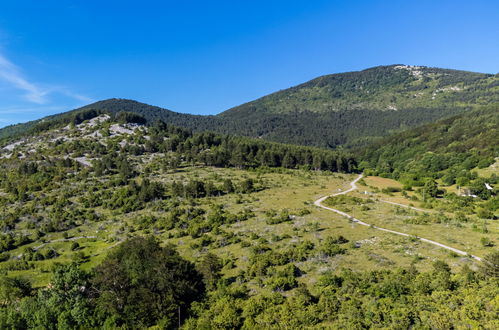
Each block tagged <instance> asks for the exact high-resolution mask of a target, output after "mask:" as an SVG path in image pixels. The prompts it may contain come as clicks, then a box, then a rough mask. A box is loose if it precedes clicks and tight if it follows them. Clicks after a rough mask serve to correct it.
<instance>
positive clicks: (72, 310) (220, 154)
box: [0, 109, 499, 329]
mask: <svg viewBox="0 0 499 330" xmlns="http://www.w3.org/2000/svg"><path fill="white" fill-rule="evenodd" d="M483 111H484V112H483V115H484V116H485V117H483V119H480V120H478V119H477V120H478V122H477V126H478V125H479V124H486V121H487V120H490V119H491V118H492V117H490V116H492V115H493V114H494V111H493V110H489V109H485V110H483ZM469 114H473V115H474V116H477V113H469ZM480 114H481V113H480ZM487 116H489V117H487ZM477 118H478V116H477ZM144 122H145V119H144V118H143V117H141V116H139V115H137V113H136V112H135V113H122V112H121V113H114V112H98V111H95V110H84V111H79V112H73V113H71V114H66V115H65V117H64V120H63V118H61V117H59V118H58V120H57V121H53V122H51V124H50V125H48V126H44V127H43V129H41V128H40V127H39V128H38V129H37V130H35V131H32V132H31V133H30V135H29V136H24V137H23V138H21V139H19V140H16V141H11V143H9V144H7V145H5V144H4V145H2V147H1V149H0V206H1V208H0V225H1V227H0V230H1V232H0V274H1V275H2V276H1V278H0V299H1V301H0V328H15V329H18V328H19V329H25V328H34V327H44V328H53V327H54V325H55V324H57V325H58V326H59V327H67V328H78V327H81V328H101V327H108V328H118V327H128V328H147V327H151V326H158V327H164V328H175V327H176V326H177V325H178V324H179V323H180V324H181V325H182V328H183V329H199V328H210V327H216V328H246V329H249V328H251V329H252V328H281V327H282V325H283V324H285V325H286V326H289V327H290V328H300V327H305V326H306V327H311V328H314V327H318V328H321V327H333V328H347V329H348V328H355V327H361V328H369V327H376V326H383V327H386V328H394V327H400V325H401V322H402V325H403V327H404V328H408V327H412V326H421V327H437V326H439V325H441V324H447V325H462V324H467V325H475V324H481V325H484V326H485V327H488V328H494V327H496V325H497V317H496V316H497V310H498V306H497V303H496V300H497V299H496V298H497V294H498V288H499V286H497V276H498V275H497V266H494V262H495V261H494V260H495V259H493V258H497V256H498V254H497V253H496V254H492V252H493V251H494V247H495V246H497V244H499V241H498V239H497V238H498V237H499V236H498V233H499V223H498V222H497V221H495V220H493V219H494V217H495V215H494V213H491V212H490V211H489V212H488V213H487V212H481V211H480V210H484V209H485V208H489V209H492V206H493V205H496V204H492V202H494V199H493V198H491V196H484V198H483V199H482V198H477V199H473V198H471V197H464V196H458V195H457V194H453V193H445V194H443V195H442V194H441V193H437V194H435V195H433V194H429V192H430V191H428V190H426V191H423V192H421V191H420V190H417V189H412V188H411V189H405V188H403V187H402V185H401V184H400V183H399V182H397V181H394V180H391V179H386V178H381V177H375V176H367V177H365V178H363V179H362V180H357V179H356V180H354V179H355V178H359V176H358V175H357V174H355V175H353V174H350V172H355V169H356V163H357V162H356V160H355V159H354V158H353V157H352V156H351V155H349V154H347V153H345V152H340V151H328V150H324V149H318V148H312V147H300V146H293V145H285V144H278V143H271V142H267V141H263V140H261V139H251V138H245V137H234V136H225V135H219V134H215V133H207V132H202V133H192V132H190V131H189V130H186V129H182V128H179V127H175V126H172V125H165V124H161V123H157V124H154V125H150V126H146V125H143V123H144ZM454 122H456V123H457V122H458V121H457V120H454ZM462 122H464V119H463V121H462ZM449 123H452V121H449ZM491 124H494V123H493V122H492V123H491ZM458 128H461V127H460V126H458ZM492 128H493V127H492ZM466 134H468V133H466ZM490 138H494V135H491V136H490ZM460 140H462V139H460ZM476 141H478V139H477V140H476ZM491 145H492V146H493V144H491ZM435 150H436V149H435ZM486 155H488V154H486ZM481 179H482V178H476V177H475V178H470V181H469V182H468V183H467V185H469V186H470V187H473V186H474V185H475V183H476V182H480V181H479V180H481ZM353 180H354V181H353ZM352 182H354V183H355V182H357V184H358V185H359V187H358V189H353V187H354V186H353V183H352ZM488 183H490V184H492V185H494V187H496V186H497V184H498V182H497V180H495V181H490V180H489V181H488ZM350 187H352V188H350ZM348 188H350V189H348ZM442 188H443V187H442V186H438V187H437V189H442ZM443 189H445V188H443ZM339 191H341V193H338V192H339ZM333 192H334V194H333V195H334V196H332V197H329V198H327V196H328V195H330V194H332V193H333ZM496 200H497V199H496ZM318 201H324V204H325V205H327V207H329V208H334V209H335V210H337V211H339V212H342V213H343V214H346V215H347V216H342V215H341V214H342V213H339V214H337V213H334V212H330V211H329V210H328V209H324V208H322V207H321V208H319V207H317V206H316V205H317V203H319V205H320V202H318ZM496 210H497V209H496ZM352 216H355V217H356V219H360V220H364V221H366V222H367V223H369V224H370V225H369V226H366V225H360V224H359V223H357V222H355V221H353V220H352V218H351V217H352ZM379 228H386V230H392V231H397V232H399V233H404V235H405V236H404V235H393V234H392V233H390V232H387V231H382V230H379ZM420 238H425V239H429V240H432V241H434V242H439V243H440V244H442V245H445V246H448V247H451V248H453V249H457V251H460V252H462V254H464V256H463V255H461V254H458V253H455V252H449V251H448V250H447V249H445V248H438V247H435V246H434V245H430V244H427V243H426V242H425V241H423V240H422V239H420ZM468 255H473V256H478V257H487V258H490V260H492V262H491V263H490V264H489V263H480V262H479V260H478V259H477V258H471V257H468ZM489 255H490V256H491V257H488V256H489ZM442 297H444V298H445V299H444V298H442ZM449 297H452V298H451V299H452V300H451V302H452V304H453V305H452V306H454V307H453V310H452V311H453V313H447V311H448V305H449ZM468 300H471V301H472V302H467V301H468ZM123 301H125V302H126V303H125V304H123V303H122V302H123ZM381 301H382V302H383V303H382V304H381V303H375V304H373V302H381ZM475 301H480V302H481V304H482V305H483V306H485V307H484V308H483V309H480V311H479V312H477V313H472V314H470V313H468V309H469V308H474V307H475V306H476V305H475V303H474V302H475ZM352 304H354V305H352ZM407 304H410V305H411V306H410V307H404V306H406V305H407ZM352 306H355V307H352ZM428 306H431V310H428ZM352 310H354V311H355V313H352ZM373 315H375V317H374V316H373Z"/></svg>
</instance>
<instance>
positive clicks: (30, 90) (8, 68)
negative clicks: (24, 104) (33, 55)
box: [0, 54, 48, 104]
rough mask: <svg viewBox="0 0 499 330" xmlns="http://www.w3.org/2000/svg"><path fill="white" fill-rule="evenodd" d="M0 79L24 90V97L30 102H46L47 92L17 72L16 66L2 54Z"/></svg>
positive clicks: (0, 55)
mask: <svg viewBox="0 0 499 330" xmlns="http://www.w3.org/2000/svg"><path fill="white" fill-rule="evenodd" d="M0 79H2V80H4V81H6V82H7V83H9V84H11V86H12V87H14V88H17V89H20V90H23V91H25V92H26V94H25V97H26V99H27V100H28V101H30V102H33V103H37V104H44V103H46V102H47V98H46V96H47V94H48V92H47V91H46V90H43V89H42V88H40V87H38V86H36V85H35V84H33V83H31V82H29V81H28V80H26V79H25V78H24V77H23V75H22V74H21V73H20V72H19V69H18V68H17V66H15V65H14V64H13V63H12V62H10V61H9V60H8V59H7V58H5V57H4V56H3V55H2V54H0Z"/></svg>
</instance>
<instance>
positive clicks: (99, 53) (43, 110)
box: [0, 0, 499, 127]
mask: <svg viewBox="0 0 499 330" xmlns="http://www.w3.org/2000/svg"><path fill="white" fill-rule="evenodd" d="M395 63H402V64H411V65H427V66H436V67H445V68H455V69H463V70H470V71H479V72H488V73H498V72H499V2H498V1H480V0H475V1H459V0H457V1H456V0H454V1H445V0H443V1H439V0H433V1H426V0H421V1H401V0H400V1H375V0H372V1H353V0H350V1H333V0H330V1H322V0H313V1H310V0H308V1H292V0H288V1H271V0H267V1H260V0H252V1H234V0H232V1H216V0H213V1H188V0H184V1H168V0H166V1H148V0H142V1H126V0H122V1H94V0H81V1H72V0H65V1H62V0H61V1H53V0H44V1H39V0H32V1H24V0H16V1H1V2H0V127H1V126H5V125H8V124H13V123H17V122H23V121H27V120H32V119H36V118H40V117H42V116H45V115H48V114H53V113H58V112H63V111H66V110H70V109H73V108H76V107H78V106H81V105H84V104H87V103H90V102H93V101H97V100H101V99H106V98H111V97H120V98H130V99H135V100H138V101H141V102H145V103H149V104H154V105H158V106H162V107H165V108H168V109H171V110H174V111H179V112H187V113H196V114H216V113H218V112H221V111H223V110H226V109H228V108H230V107H232V106H236V105H239V104H241V103H244V102H247V101H250V100H253V99H255V98H258V97H260V96H263V95H265V94H268V93H271V92H274V91H277V90H280V89H284V88H288V87H290V86H293V85H296V84H299V83H302V82H305V81H307V80H309V79H312V78H314V77H316V76H320V75H323V74H329V73H336V72H344V71H352V70H361V69H364V68H367V67H371V66H376V65H384V64H395Z"/></svg>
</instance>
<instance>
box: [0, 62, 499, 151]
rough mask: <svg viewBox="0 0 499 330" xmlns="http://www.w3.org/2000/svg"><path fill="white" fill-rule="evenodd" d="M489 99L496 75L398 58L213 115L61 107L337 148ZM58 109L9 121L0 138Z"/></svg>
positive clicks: (123, 102)
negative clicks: (130, 114) (409, 62)
mask: <svg viewBox="0 0 499 330" xmlns="http://www.w3.org/2000/svg"><path fill="white" fill-rule="evenodd" d="M490 103H499V76H498V75H493V74H485V73H476V72H468V71H461V70H451V69H439V68H429V67H423V66H407V65H399V64H397V65H389V66H377V67H373V68H368V69H365V70H362V71H352V72H345V73H337V74H330V75H324V76H320V77H317V78H315V79H312V80H310V81H308V82H305V83H303V84H300V85H297V86H294V87H291V88H288V89H284V90H281V91H278V92H275V93H272V94H269V95H266V96H264V97H261V98H259V99H256V100H253V101H251V102H247V103H244V104H242V105H240V106H237V107H233V108H231V109H228V110H226V111H223V112H221V113H219V114H217V115H209V116H203V115H192V114H184V113H179V112H174V111H172V110H168V109H165V108H161V107H157V106H152V105H148V104H144V103H140V102H137V101H134V100H128V99H107V100H102V101H98V102H95V103H92V104H89V105H86V106H84V107H81V108H78V109H75V110H72V111H70V112H68V113H73V112H75V111H85V110H90V109H95V110H105V111H109V112H112V113H117V112H120V111H127V112H135V113H137V114H140V115H142V116H144V117H145V118H146V119H147V120H148V121H149V122H151V123H152V122H154V121H157V120H161V121H164V122H167V123H170V124H173V125H176V126H181V127H184V128H188V129H192V130H194V131H207V130H209V131H214V132H217V133H223V134H236V135H243V136H249V137H258V138H264V139H267V140H270V141H274V142H284V143H292V144H301V145H312V146H318V147H326V148H336V147H339V146H346V147H352V146H358V145H364V144H366V143H368V142H369V141H372V140H375V139H378V138H379V137H382V136H385V135H387V134H389V133H393V132H397V131H401V130H403V129H405V128H410V127H415V126H418V125H421V124H425V123H428V122H433V121H435V120H438V119H441V118H445V117H448V116H452V115H456V114H459V113H462V112H465V111H466V110H470V109H472V108H474V107H477V106H481V105H485V104H490ZM61 115H64V114H59V115H52V116H48V117H45V118H43V119H40V120H37V121H33V122H29V123H26V124H18V125H12V126H8V127H6V128H3V129H1V130H0V139H1V138H8V137H9V136H13V135H16V134H18V133H19V132H20V133H21V134H22V133H23V132H25V131H26V129H29V127H31V126H36V125H38V124H39V123H40V122H43V121H47V120H53V119H54V118H58V117H59V116H61ZM16 132H17V133H16Z"/></svg>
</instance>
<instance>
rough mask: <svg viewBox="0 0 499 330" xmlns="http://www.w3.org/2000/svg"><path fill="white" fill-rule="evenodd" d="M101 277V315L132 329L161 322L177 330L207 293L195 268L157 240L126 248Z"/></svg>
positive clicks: (96, 282) (109, 259)
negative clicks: (190, 309)
mask: <svg viewBox="0 0 499 330" xmlns="http://www.w3.org/2000/svg"><path fill="white" fill-rule="evenodd" d="M95 272H96V274H95V278H94V280H93V285H94V287H95V289H96V291H97V292H98V293H99V296H98V298H97V306H98V312H99V313H100V314H103V315H105V316H107V318H108V320H114V321H113V322H115V323H116V324H117V325H120V324H126V325H127V326H128V327H131V328H143V327H147V326H152V325H154V324H156V323H158V322H160V323H161V324H163V325H164V326H165V327H172V326H173V325H175V324H178V322H179V321H180V320H179V319H178V316H179V314H180V317H181V319H184V318H185V316H186V314H187V310H188V308H189V306H190V304H191V303H192V302H193V301H195V300H197V299H199V298H200V297H201V296H202V295H203V292H204V285H203V280H202V275H201V274H199V272H198V271H197V270H196V269H195V267H194V265H193V264H192V263H190V262H189V261H186V260H184V259H182V258H181V257H180V255H179V254H178V253H177V252H176V251H175V249H174V248H173V246H171V245H167V246H165V247H161V246H160V245H159V243H158V242H157V241H156V240H155V239H154V238H153V237H147V238H143V237H135V238H133V239H131V240H129V241H127V242H125V243H122V244H121V245H120V246H118V247H117V248H116V249H115V250H114V251H113V252H111V253H110V254H109V256H108V257H107V258H106V259H105V260H104V261H103V262H102V264H100V265H99V266H97V268H96V270H95Z"/></svg>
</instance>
